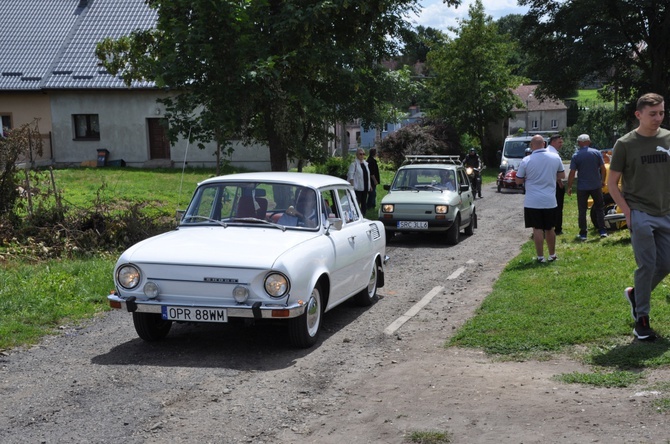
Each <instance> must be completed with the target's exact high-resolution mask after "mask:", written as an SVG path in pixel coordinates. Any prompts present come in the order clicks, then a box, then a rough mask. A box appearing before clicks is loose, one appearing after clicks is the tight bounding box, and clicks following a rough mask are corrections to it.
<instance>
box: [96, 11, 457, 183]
mask: <svg viewBox="0 0 670 444" xmlns="http://www.w3.org/2000/svg"><path fill="white" fill-rule="evenodd" d="M148 3H149V5H150V6H151V7H152V8H155V9H156V10H157V13H158V21H157V23H156V28H155V29H152V30H148V31H140V32H135V33H133V34H131V35H130V36H127V37H124V38H121V39H117V40H111V39H110V40H106V41H104V42H102V43H101V44H99V46H98V57H99V58H100V59H101V60H103V63H104V64H105V66H106V67H107V68H108V70H109V71H110V72H112V73H114V74H117V73H119V74H121V75H122V76H123V77H124V79H126V80H127V81H128V82H130V81H132V80H135V79H148V80H153V81H155V82H156V84H157V85H158V86H160V87H166V88H169V89H170V90H171V91H175V92H176V93H177V95H176V97H173V98H169V99H166V100H165V103H166V106H167V111H168V113H167V117H168V118H169V119H170V124H171V127H172V128H173V132H172V134H173V135H175V132H174V130H176V131H178V132H179V133H181V134H182V135H186V134H189V133H190V134H191V138H192V139H198V140H201V141H210V140H217V141H219V142H223V141H226V140H228V139H230V138H232V137H238V136H240V135H241V136H245V138H246V139H255V140H259V141H265V142H267V144H268V146H269V147H270V157H271V164H272V169H273V170H286V168H287V158H288V157H295V156H300V155H304V154H305V150H307V151H308V152H309V150H310V147H311V148H315V147H317V146H320V145H321V144H323V142H324V141H325V140H326V137H327V135H328V134H327V125H326V123H327V122H335V121H349V120H352V119H354V118H361V119H362V120H363V122H374V121H376V120H378V119H376V117H377V116H376V112H377V110H378V109H379V108H380V106H381V104H382V103H383V102H384V101H385V100H386V98H387V96H388V94H389V93H391V92H393V91H394V90H395V88H394V81H395V80H396V79H397V77H393V76H389V75H388V72H387V71H386V70H385V69H383V68H382V66H381V64H380V62H381V61H382V60H383V59H385V58H388V57H390V56H392V55H393V54H395V53H396V50H397V48H396V43H395V42H397V41H399V37H400V32H401V31H402V30H403V29H404V28H405V27H406V26H407V23H406V21H405V15H406V14H407V13H408V12H410V11H412V10H414V9H415V8H416V7H417V0H317V1H314V0H243V1H229V0H148ZM446 3H447V4H457V3H458V2H456V1H452V0H448V1H446Z"/></svg>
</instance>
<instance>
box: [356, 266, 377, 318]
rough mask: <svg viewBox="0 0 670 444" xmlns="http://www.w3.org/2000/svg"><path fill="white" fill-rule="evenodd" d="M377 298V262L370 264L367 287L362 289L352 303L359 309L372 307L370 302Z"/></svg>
mask: <svg viewBox="0 0 670 444" xmlns="http://www.w3.org/2000/svg"><path fill="white" fill-rule="evenodd" d="M375 297H377V261H376V260H375V261H373V262H372V270H370V279H369V280H368V285H367V287H365V288H364V289H362V290H361V291H360V292H359V293H358V294H356V296H354V302H356V304H357V305H360V306H361V307H367V306H369V305H372V302H373V301H374V300H375Z"/></svg>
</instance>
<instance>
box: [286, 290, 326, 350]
mask: <svg viewBox="0 0 670 444" xmlns="http://www.w3.org/2000/svg"><path fill="white" fill-rule="evenodd" d="M321 294H322V293H321V285H319V284H316V285H315V286H314V289H312V294H311V295H310V296H309V300H308V301H307V307H306V308H305V312H304V313H303V314H301V315H300V316H298V317H297V318H293V319H289V322H288V337H289V340H290V342H291V345H293V346H294V347H297V348H309V347H311V346H312V345H314V344H316V340H317V339H318V337H319V332H320V331H321V317H322V315H323V309H322V307H321V304H322V299H321Z"/></svg>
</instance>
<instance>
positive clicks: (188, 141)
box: [175, 127, 192, 214]
mask: <svg viewBox="0 0 670 444" xmlns="http://www.w3.org/2000/svg"><path fill="white" fill-rule="evenodd" d="M191 128H192V127H189V128H188V137H186V149H185V150H184V161H183V162H182V165H181V180H180V182H179V192H178V193H177V208H175V214H179V202H180V201H181V189H182V185H183V184H184V170H185V169H186V158H187V156H188V147H189V145H190V144H191Z"/></svg>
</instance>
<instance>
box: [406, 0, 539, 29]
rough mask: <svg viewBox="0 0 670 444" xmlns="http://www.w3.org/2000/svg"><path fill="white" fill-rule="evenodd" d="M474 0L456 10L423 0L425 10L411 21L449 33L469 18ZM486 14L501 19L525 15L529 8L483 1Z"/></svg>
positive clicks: (511, 1) (510, 1)
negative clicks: (512, 15) (469, 11)
mask: <svg viewBox="0 0 670 444" xmlns="http://www.w3.org/2000/svg"><path fill="white" fill-rule="evenodd" d="M473 2H474V0H463V2H462V4H461V6H459V7H458V8H454V7H452V6H447V5H445V4H444V3H442V0H421V2H420V3H421V5H422V6H423V8H422V9H421V12H420V14H419V15H418V16H416V17H410V18H409V20H410V22H411V23H413V24H414V25H415V26H417V25H421V26H424V27H426V28H428V27H430V28H435V29H439V30H441V31H444V32H447V28H448V27H450V26H452V27H458V22H457V19H463V18H466V17H467V16H468V7H469V6H470V5H471V4H472V3H473ZM482 4H483V5H484V10H485V11H486V14H488V15H490V16H491V17H493V19H494V20H497V19H499V18H500V17H503V16H505V15H508V14H525V13H526V12H527V10H528V8H527V7H520V6H517V4H516V0H482Z"/></svg>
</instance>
